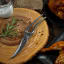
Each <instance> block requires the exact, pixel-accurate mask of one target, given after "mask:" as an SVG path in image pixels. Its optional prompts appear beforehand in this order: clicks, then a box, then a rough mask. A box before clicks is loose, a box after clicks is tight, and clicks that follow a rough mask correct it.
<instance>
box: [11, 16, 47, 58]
mask: <svg viewBox="0 0 64 64" xmlns="http://www.w3.org/2000/svg"><path fill="white" fill-rule="evenodd" d="M41 17H42V15H40V16H38V17H37V18H36V19H35V20H34V22H33V23H31V24H30V25H29V26H28V27H27V28H26V29H25V31H24V37H23V38H22V39H21V41H20V44H19V46H18V48H17V49H16V51H15V53H14V54H13V55H12V56H11V59H12V58H15V57H16V56H17V55H18V54H19V53H20V52H21V51H22V49H23V47H24V46H25V44H26V42H27V40H28V39H29V38H30V36H32V34H33V33H34V29H35V28H36V26H37V25H38V24H40V23H41V22H42V21H44V20H45V19H46V17H43V18H42V19H41V20H39V19H40V18H41ZM38 20H39V21H38ZM37 21H38V22H37ZM34 23H36V24H35V25H34V27H33V29H32V31H31V32H30V31H29V30H30V28H31V27H32V25H33V24H34Z"/></svg>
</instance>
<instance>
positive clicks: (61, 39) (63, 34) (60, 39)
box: [45, 32, 64, 48]
mask: <svg viewBox="0 0 64 64" xmlns="http://www.w3.org/2000/svg"><path fill="white" fill-rule="evenodd" d="M58 41H64V32H62V33H60V34H59V35H58V36H57V37H55V38H54V39H53V40H52V42H51V43H49V44H47V45H46V46H45V48H48V47H49V46H51V45H52V44H54V43H56V42H58Z"/></svg>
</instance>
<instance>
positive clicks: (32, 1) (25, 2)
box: [14, 0, 43, 9]
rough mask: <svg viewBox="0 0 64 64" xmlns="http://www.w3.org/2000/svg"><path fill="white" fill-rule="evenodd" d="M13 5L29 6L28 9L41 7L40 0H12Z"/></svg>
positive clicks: (41, 2)
mask: <svg viewBox="0 0 64 64" xmlns="http://www.w3.org/2000/svg"><path fill="white" fill-rule="evenodd" d="M14 7H19V8H30V9H42V8H43V1H42V0H14Z"/></svg>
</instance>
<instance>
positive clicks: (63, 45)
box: [41, 41, 64, 52]
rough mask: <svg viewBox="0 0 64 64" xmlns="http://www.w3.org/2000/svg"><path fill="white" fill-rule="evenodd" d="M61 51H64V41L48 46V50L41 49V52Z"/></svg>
mask: <svg viewBox="0 0 64 64" xmlns="http://www.w3.org/2000/svg"><path fill="white" fill-rule="evenodd" d="M62 49H64V41H59V42H56V43H55V44H53V45H52V46H50V47H49V48H43V49H42V50H41V51H42V52H46V51H50V50H62Z"/></svg>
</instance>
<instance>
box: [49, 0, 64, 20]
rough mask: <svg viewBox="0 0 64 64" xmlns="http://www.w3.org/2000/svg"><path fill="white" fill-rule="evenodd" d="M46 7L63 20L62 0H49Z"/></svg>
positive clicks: (63, 1)
mask: <svg viewBox="0 0 64 64" xmlns="http://www.w3.org/2000/svg"><path fill="white" fill-rule="evenodd" d="M48 7H49V9H50V10H51V11H52V12H53V13H54V14H55V15H56V16H58V17H59V18H60V19H63V20H64V0H49V1H48Z"/></svg>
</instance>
